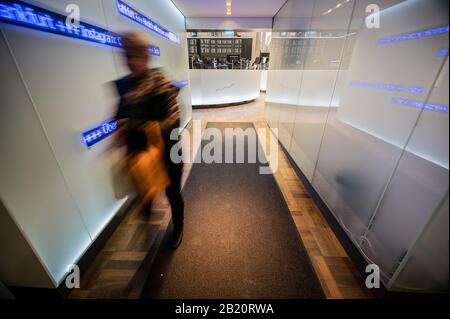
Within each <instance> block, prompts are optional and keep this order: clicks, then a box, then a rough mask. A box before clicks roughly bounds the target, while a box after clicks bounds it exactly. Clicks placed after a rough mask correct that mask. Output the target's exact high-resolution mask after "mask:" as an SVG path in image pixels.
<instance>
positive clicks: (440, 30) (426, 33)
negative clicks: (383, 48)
mask: <svg viewBox="0 0 450 319" xmlns="http://www.w3.org/2000/svg"><path fill="white" fill-rule="evenodd" d="M448 31H449V26H445V27H439V28H435V29H429V30H425V31H419V32H412V33H406V34H401V35H398V36H393V37H388V38H383V39H380V40H378V45H385V44H391V43H396V42H402V41H408V40H415V39H421V38H427V37H432V36H436V35H441V34H444V33H448Z"/></svg>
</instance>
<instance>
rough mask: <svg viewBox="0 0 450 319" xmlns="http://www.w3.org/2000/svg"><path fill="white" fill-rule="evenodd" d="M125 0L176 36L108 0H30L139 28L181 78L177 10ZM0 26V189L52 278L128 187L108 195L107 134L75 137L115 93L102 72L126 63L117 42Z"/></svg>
mask: <svg viewBox="0 0 450 319" xmlns="http://www.w3.org/2000/svg"><path fill="white" fill-rule="evenodd" d="M126 2H127V3H128V4H130V5H132V6H133V7H134V8H135V9H137V10H139V11H140V12H142V13H143V14H144V15H146V16H148V17H149V18H151V19H153V20H154V21H156V22H158V23H159V24H161V25H163V26H164V27H165V28H167V29H169V30H170V31H172V32H174V33H177V34H178V35H179V36H180V37H181V44H180V45H177V44H174V43H172V42H170V41H169V40H167V39H165V38H163V37H161V36H159V35H157V34H155V33H153V32H151V31H149V30H147V29H145V28H144V27H142V26H140V25H138V24H136V23H135V22H133V21H131V20H129V19H126V18H125V17H123V16H121V15H119V13H118V12H117V9H116V1H113V0H94V1H93V0H89V1H88V0H78V1H76V0H70V1H56V0H42V1H32V2H30V3H32V4H34V5H37V6H40V7H43V8H46V9H49V10H51V11H55V12H59V13H64V12H65V7H66V5H67V4H71V3H74V4H77V5H79V7H80V10H81V11H80V13H81V19H82V21H83V22H87V23H90V24H93V25H96V26H98V27H101V28H104V29H108V30H111V31H114V32H117V33H120V32H123V31H130V30H137V31H141V32H144V33H146V34H147V35H148V37H149V39H151V41H152V42H153V44H154V45H157V46H159V47H160V49H161V56H160V57H154V58H153V62H154V65H155V66H157V67H163V68H164V71H165V72H166V74H167V75H168V76H169V77H170V78H171V79H173V80H177V81H181V80H189V73H188V58H187V49H186V41H185V29H184V17H183V15H182V14H181V13H180V12H179V11H178V10H177V9H176V8H175V6H174V5H173V3H172V2H171V1H166V0H158V1H151V3H150V2H147V1H140V0H129V1H126ZM0 30H1V31H2V33H3V35H4V38H3V35H2V39H1V41H2V43H1V47H0V54H1V55H2V60H1V63H2V67H1V70H2V78H3V77H5V78H7V81H6V80H5V81H2V83H4V84H5V85H3V86H2V89H1V97H2V110H1V117H0V120H1V121H2V123H1V124H2V125H1V128H0V129H1V130H2V134H1V136H2V142H1V146H2V149H3V151H2V158H1V164H2V165H1V167H0V173H1V181H0V198H1V200H2V201H3V203H4V206H5V208H6V209H7V211H8V212H9V214H10V215H11V217H12V219H13V220H14V221H15V222H17V227H18V228H19V229H20V230H21V232H22V233H23V235H24V238H25V240H27V241H28V243H29V245H30V247H31V248H32V250H33V251H34V253H35V254H36V258H37V259H38V261H39V262H40V263H41V264H42V267H43V268H44V270H46V272H47V273H48V275H49V277H50V278H51V282H52V283H53V286H57V285H58V284H60V282H61V280H62V279H63V278H64V275H65V271H66V267H67V266H68V265H70V264H72V263H75V262H77V261H78V259H79V258H80V257H81V256H82V255H83V253H84V252H85V251H86V249H87V248H88V247H89V246H90V245H91V243H92V242H93V240H95V239H96V238H97V236H98V235H99V234H100V233H101V231H102V230H103V229H104V227H105V226H106V225H107V224H108V223H109V222H110V221H111V219H112V218H113V217H114V216H115V215H116V213H117V212H118V211H119V209H120V208H121V207H122V206H123V205H124V204H125V202H126V201H127V199H129V198H131V197H132V195H133V194H132V193H131V191H130V194H129V196H125V195H124V196H123V197H122V198H116V196H115V192H114V187H113V179H114V174H113V170H112V167H113V166H114V164H115V163H116V161H117V159H118V154H117V152H112V151H111V150H110V149H109V148H110V144H111V140H112V137H109V138H107V139H105V140H103V141H101V142H100V143H98V144H96V145H94V146H93V147H91V148H90V149H88V148H87V147H86V146H85V145H84V144H83V143H82V141H81V133H82V132H84V131H87V130H89V129H92V128H94V127H96V126H97V125H98V124H100V123H102V122H103V121H104V120H107V119H110V118H111V117H112V116H114V113H115V109H116V106H117V102H118V101H117V97H116V92H115V89H114V87H113V86H112V84H111V81H113V80H115V79H117V78H119V77H121V76H123V75H125V74H126V73H127V71H126V68H125V66H124V64H123V62H124V61H123V58H122V53H121V50H120V49H117V48H113V47H110V46H105V45H100V44H95V43H90V42H86V41H82V40H80V39H73V38H69V37H64V36H61V35H55V34H50V33H46V32H41V31H36V30H31V29H28V28H24V27H19V26H13V25H7V24H4V23H0ZM6 41H7V42H6ZM7 44H8V45H9V47H8V46H7ZM10 53H11V54H12V57H13V58H12V57H11V54H10ZM7 85H8V86H7ZM28 94H29V96H28ZM190 100H191V99H190V90H189V87H187V88H184V89H182V93H181V94H180V97H179V101H180V103H181V116H182V118H181V125H182V126H184V125H186V123H187V122H188V121H189V120H190V118H191V104H190V103H191V102H190ZM4 154H5V155H4ZM0 266H1V265H0ZM8 269H9V268H8ZM0 271H1V268H0ZM30 271H32V270H30ZM0 274H1V273H0ZM22 275H23V274H22ZM15 278H20V274H17V276H15ZM2 279H3V278H2ZM6 279H7V278H6ZM3 281H5V282H7V280H5V279H3ZM13 284H14V285H18V286H20V285H25V284H26V285H31V284H30V283H29V282H25V280H24V281H23V282H20V280H19V281H15V282H14V283H13ZM35 286H42V281H36V284H35Z"/></svg>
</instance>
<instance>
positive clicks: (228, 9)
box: [226, 0, 231, 16]
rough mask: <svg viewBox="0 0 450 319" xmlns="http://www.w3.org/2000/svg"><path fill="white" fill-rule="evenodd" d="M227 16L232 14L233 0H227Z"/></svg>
mask: <svg viewBox="0 0 450 319" xmlns="http://www.w3.org/2000/svg"><path fill="white" fill-rule="evenodd" d="M226 6H227V16H230V15H231V0H226Z"/></svg>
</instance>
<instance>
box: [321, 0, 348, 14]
mask: <svg viewBox="0 0 450 319" xmlns="http://www.w3.org/2000/svg"><path fill="white" fill-rule="evenodd" d="M350 1H351V0H344V1H343V2H339V3H338V4H337V5H336V6H335V7H334V8H332V9H330V10H327V11H325V12H323V13H322V15H327V14H330V13H331V12H333V11H334V10H336V9H339V8H340V7H342V5H344V4H346V3H349V2H350Z"/></svg>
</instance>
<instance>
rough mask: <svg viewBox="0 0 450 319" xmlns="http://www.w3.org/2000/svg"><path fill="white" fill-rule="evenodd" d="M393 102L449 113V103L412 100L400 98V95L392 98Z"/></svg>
mask: <svg viewBox="0 0 450 319" xmlns="http://www.w3.org/2000/svg"><path fill="white" fill-rule="evenodd" d="M392 103H393V104H397V105H406V106H410V107H415V108H419V109H422V108H423V109H425V110H428V111H436V112H442V113H448V106H447V105H437V104H425V103H424V102H419V101H412V100H408V99H404V98H399V97H394V98H393V99H392Z"/></svg>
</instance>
